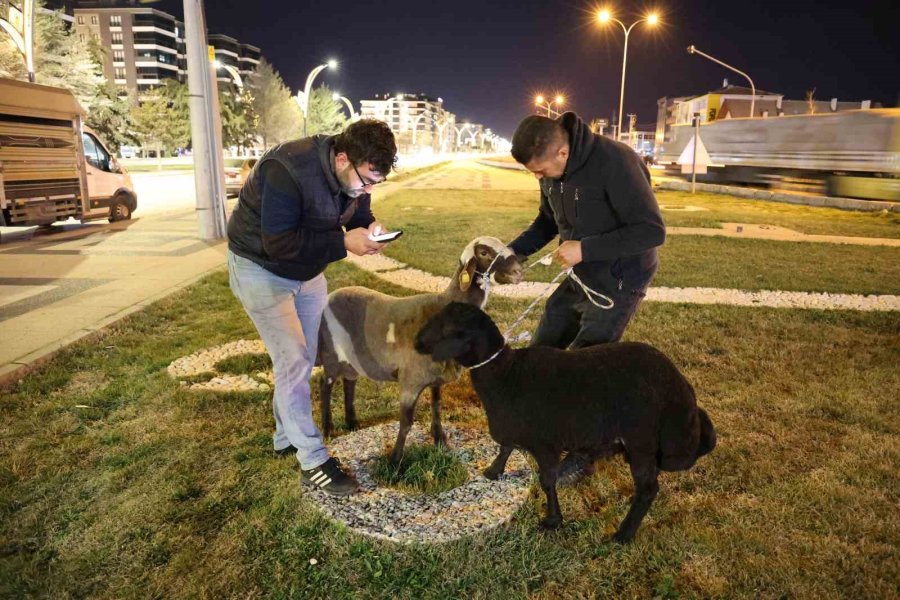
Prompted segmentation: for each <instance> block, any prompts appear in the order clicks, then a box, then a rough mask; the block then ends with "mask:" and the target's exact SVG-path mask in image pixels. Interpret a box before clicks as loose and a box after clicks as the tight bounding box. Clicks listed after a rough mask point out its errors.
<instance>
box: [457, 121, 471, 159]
mask: <svg viewBox="0 0 900 600" xmlns="http://www.w3.org/2000/svg"><path fill="white" fill-rule="evenodd" d="M468 128H469V124H468V123H463V126H462V127H454V129H456V149H457V152H459V147H460V146H462V132H463V131H465V130H466V129H468Z"/></svg>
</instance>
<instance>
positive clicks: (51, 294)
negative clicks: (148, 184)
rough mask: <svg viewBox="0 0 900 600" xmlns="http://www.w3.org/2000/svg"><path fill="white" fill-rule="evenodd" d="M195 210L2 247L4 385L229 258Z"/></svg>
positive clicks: (0, 379)
mask: <svg viewBox="0 0 900 600" xmlns="http://www.w3.org/2000/svg"><path fill="white" fill-rule="evenodd" d="M196 234H197V222H196V217H195V215H194V211H192V210H191V211H181V212H178V213H172V214H167V215H160V216H152V215H151V216H147V217H141V218H135V219H134V220H132V221H125V222H119V223H116V224H114V225H106V224H105V222H102V224H101V223H98V224H92V225H78V226H73V227H72V228H71V229H68V230H66V231H63V232H61V233H55V234H53V235H46V234H44V235H39V236H37V237H35V238H34V239H32V240H30V241H24V242H13V243H10V244H8V245H4V246H0V330H2V332H3V343H2V345H0V385H2V384H3V383H5V382H7V381H10V380H15V379H18V378H20V377H21V376H22V375H23V374H24V373H25V372H27V370H28V368H29V366H30V365H33V364H36V363H40V362H42V361H44V360H46V359H47V358H49V357H50V356H52V355H53V354H54V353H55V352H56V351H58V350H59V349H61V348H64V347H65V346H67V345H69V344H71V343H72V342H74V341H76V340H79V339H82V338H84V337H86V336H90V335H92V334H94V333H96V332H97V331H99V330H101V329H103V328H104V327H106V326H107V325H109V324H111V323H114V322H115V321H117V320H119V319H121V318H122V317H124V316H126V315H128V314H131V313H133V312H136V311H138V310H141V309H143V308H144V307H145V306H147V305H149V304H151V303H152V302H155V301H156V300H159V299H161V298H163V297H165V296H168V295H169V294H171V293H173V292H175V291H177V290H179V289H181V288H183V287H185V286H187V285H190V284H191V283H193V282H195V281H197V280H198V279H200V278H202V277H204V276H205V275H207V274H209V273H211V272H212V271H215V270H216V269H219V268H221V267H222V265H224V263H225V249H226V246H225V243H224V242H216V243H206V242H202V241H198V240H197V239H196Z"/></svg>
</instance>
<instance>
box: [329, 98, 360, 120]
mask: <svg viewBox="0 0 900 600" xmlns="http://www.w3.org/2000/svg"><path fill="white" fill-rule="evenodd" d="M331 99H332V100H334V101H335V102H343V103H344V106H346V107H347V111H348V112H349V113H350V121H351V122H352V121H356V120H357V119H358V118H359V115H358V114H356V113H355V112H354V111H353V103H352V102H350V99H349V98H347V96H341V94H340V92H335V93H333V94H332V95H331Z"/></svg>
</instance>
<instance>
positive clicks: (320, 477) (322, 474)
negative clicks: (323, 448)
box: [300, 458, 359, 496]
mask: <svg viewBox="0 0 900 600" xmlns="http://www.w3.org/2000/svg"><path fill="white" fill-rule="evenodd" d="M300 481H301V482H303V483H304V484H305V485H308V486H312V487H315V488H318V489H320V490H322V491H323V492H325V493H326V494H331V495H332V496H349V495H351V494H353V493H354V492H356V490H358V489H359V483H358V482H357V481H356V479H354V478H353V476H352V475H347V474H346V473H344V471H343V470H342V469H341V464H340V463H339V462H338V461H337V459H336V458H329V459H328V460H327V461H325V462H324V463H323V464H321V465H319V466H318V467H316V468H315V469H310V470H309V471H304V470H302V469H301V470H300Z"/></svg>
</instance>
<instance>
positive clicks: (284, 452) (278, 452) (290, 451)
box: [272, 444, 297, 458]
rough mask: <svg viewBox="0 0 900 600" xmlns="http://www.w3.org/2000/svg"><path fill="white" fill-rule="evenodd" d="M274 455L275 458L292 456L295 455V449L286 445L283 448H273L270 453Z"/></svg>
mask: <svg viewBox="0 0 900 600" xmlns="http://www.w3.org/2000/svg"><path fill="white" fill-rule="evenodd" d="M272 452H273V453H274V454H275V458H284V457H285V456H293V455H295V454H297V449H296V448H294V447H293V446H291V445H290V444H288V446H287V447H285V448H275V450H273V451H272Z"/></svg>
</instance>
